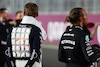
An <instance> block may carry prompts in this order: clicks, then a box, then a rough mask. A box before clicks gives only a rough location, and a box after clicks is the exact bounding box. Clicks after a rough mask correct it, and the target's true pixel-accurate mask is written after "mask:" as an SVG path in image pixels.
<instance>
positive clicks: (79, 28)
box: [75, 26, 86, 36]
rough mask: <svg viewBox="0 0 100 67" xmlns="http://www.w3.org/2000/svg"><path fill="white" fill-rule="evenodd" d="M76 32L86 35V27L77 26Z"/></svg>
mask: <svg viewBox="0 0 100 67" xmlns="http://www.w3.org/2000/svg"><path fill="white" fill-rule="evenodd" d="M75 32H76V33H77V34H78V35H79V36H80V35H81V36H82V35H86V32H85V31H84V29H83V28H82V27H80V26H75Z"/></svg>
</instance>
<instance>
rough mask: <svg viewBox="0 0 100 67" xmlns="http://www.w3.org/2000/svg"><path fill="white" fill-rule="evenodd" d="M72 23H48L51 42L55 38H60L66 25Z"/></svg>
mask: <svg viewBox="0 0 100 67" xmlns="http://www.w3.org/2000/svg"><path fill="white" fill-rule="evenodd" d="M69 25H70V24H68V23H67V24H65V23H64V22H58V21H56V22H49V23H48V25H47V32H48V39H49V41H50V42H53V41H54V40H60V38H61V36H62V34H63V32H64V31H65V29H66V27H67V26H69Z"/></svg>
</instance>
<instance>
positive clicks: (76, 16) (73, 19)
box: [65, 8, 83, 24]
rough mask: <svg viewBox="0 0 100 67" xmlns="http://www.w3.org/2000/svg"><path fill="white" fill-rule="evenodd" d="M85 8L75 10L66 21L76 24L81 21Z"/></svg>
mask: <svg viewBox="0 0 100 67" xmlns="http://www.w3.org/2000/svg"><path fill="white" fill-rule="evenodd" d="M82 9H83V8H74V9H72V10H71V11H70V14H69V16H68V17H66V19H65V21H67V22H71V23H72V24H73V23H76V22H77V21H78V20H79V17H81V16H82V17H83V12H82Z"/></svg>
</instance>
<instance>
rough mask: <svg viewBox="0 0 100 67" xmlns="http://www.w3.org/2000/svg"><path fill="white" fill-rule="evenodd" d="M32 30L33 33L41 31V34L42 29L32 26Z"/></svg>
mask: <svg viewBox="0 0 100 67" xmlns="http://www.w3.org/2000/svg"><path fill="white" fill-rule="evenodd" d="M32 29H33V31H39V32H41V30H40V28H39V27H37V26H35V25H32Z"/></svg>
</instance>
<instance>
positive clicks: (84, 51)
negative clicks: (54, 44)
mask: <svg viewBox="0 0 100 67" xmlns="http://www.w3.org/2000/svg"><path fill="white" fill-rule="evenodd" d="M66 20H67V22H71V24H72V25H71V27H70V26H69V27H67V30H66V31H65V32H64V34H63V35H62V38H61V41H60V44H59V53H58V57H59V60H60V61H62V62H65V63H67V67H90V65H91V64H92V62H94V61H97V58H99V57H100V53H99V54H97V53H96V52H95V51H94V49H93V48H92V46H91V45H90V38H89V33H87V32H85V31H84V26H86V25H87V14H86V11H85V10H84V9H83V8H74V9H72V10H71V11H70V14H69V16H68V17H67V18H66Z"/></svg>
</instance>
